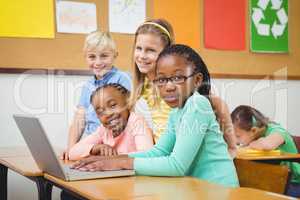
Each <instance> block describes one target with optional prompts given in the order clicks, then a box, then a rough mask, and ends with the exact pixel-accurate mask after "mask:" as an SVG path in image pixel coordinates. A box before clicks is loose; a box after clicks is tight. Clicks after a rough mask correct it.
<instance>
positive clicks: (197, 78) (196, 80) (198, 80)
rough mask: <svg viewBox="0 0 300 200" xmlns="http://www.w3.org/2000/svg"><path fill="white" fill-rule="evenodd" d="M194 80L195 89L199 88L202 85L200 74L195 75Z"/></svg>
mask: <svg viewBox="0 0 300 200" xmlns="http://www.w3.org/2000/svg"><path fill="white" fill-rule="evenodd" d="M194 80H195V81H194V83H195V86H196V88H199V87H200V86H201V85H202V81H203V75H202V74H201V73H197V74H195V78H194Z"/></svg>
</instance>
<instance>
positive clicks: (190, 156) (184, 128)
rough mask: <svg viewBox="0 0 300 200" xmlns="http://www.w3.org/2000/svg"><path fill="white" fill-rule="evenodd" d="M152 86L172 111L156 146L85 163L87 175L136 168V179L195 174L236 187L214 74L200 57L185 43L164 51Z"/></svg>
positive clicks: (81, 166)
mask: <svg viewBox="0 0 300 200" xmlns="http://www.w3.org/2000/svg"><path fill="white" fill-rule="evenodd" d="M154 72H155V79H154V80H153V82H154V84H155V85H156V86H157V88H158V90H159V93H160V96H161V98H162V99H163V100H164V101H165V102H166V104H167V105H168V106H170V107H171V108H172V110H171V112H170V113H169V119H168V125H167V129H166V131H165V133H164V134H162V135H161V137H160V139H159V141H158V142H157V144H156V145H155V146H154V147H153V148H152V149H150V150H149V151H146V152H140V153H133V154H129V155H128V156H126V155H123V156H116V157H111V158H103V157H101V156H98V157H97V156H96V157H90V158H87V159H83V160H80V161H78V162H77V163H75V164H74V166H73V168H75V169H79V170H84V171H98V170H118V169H134V170H135V171H136V174H137V175H148V176H193V177H196V178H199V179H203V180H207V181H209V182H213V183H217V184H221V185H224V186H228V187H237V186H238V185H239V184H238V179H237V175H236V171H235V167H234V164H233V161H232V159H231V157H230V155H229V153H228V151H227V145H226V143H225V141H224V139H223V136H222V134H221V131H220V126H219V124H218V122H217V120H216V116H215V114H214V111H213V109H212V107H211V104H210V101H209V99H208V97H209V92H210V87H211V85H210V75H209V72H208V70H207V67H206V65H205V63H204V62H203V60H202V59H201V57H200V56H199V55H198V54H197V53H196V52H195V51H194V50H193V49H192V48H190V47H188V46H185V45H171V46H168V47H166V48H165V49H164V50H163V51H162V52H161V53H160V55H159V57H158V59H157V66H156V69H154Z"/></svg>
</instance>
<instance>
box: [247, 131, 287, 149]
mask: <svg viewBox="0 0 300 200" xmlns="http://www.w3.org/2000/svg"><path fill="white" fill-rule="evenodd" d="M283 143H284V138H283V137H282V136H281V134H279V133H272V134H270V135H268V136H267V137H261V138H259V139H257V140H255V141H253V142H251V143H250V144H249V147H250V148H252V149H259V150H273V149H276V148H278V147H279V146H280V145H282V144H283Z"/></svg>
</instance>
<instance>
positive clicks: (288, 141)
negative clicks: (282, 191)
mask: <svg viewBox="0 0 300 200" xmlns="http://www.w3.org/2000/svg"><path fill="white" fill-rule="evenodd" d="M231 118H232V122H233V126H234V130H235V131H234V132H235V134H236V137H237V142H238V144H239V145H240V146H245V147H249V148H251V149H258V150H274V149H278V150H280V151H283V152H289V153H297V152H298V151H297V147H296V145H295V143H294V141H293V138H292V137H291V135H290V134H289V133H288V131H287V130H285V129H284V128H283V127H282V126H280V124H278V123H275V122H271V121H270V120H269V119H268V118H267V117H265V116H264V115H263V114H262V113H261V112H260V111H258V110H257V109H255V108H253V107H251V106H247V105H241V106H238V107H236V108H235V109H234V110H233V111H232V113H231ZM281 164H285V165H287V166H288V167H289V168H290V169H291V171H292V180H291V183H290V185H289V186H288V190H287V194H288V195H291V196H295V197H300V164H299V163H296V162H282V163H281Z"/></svg>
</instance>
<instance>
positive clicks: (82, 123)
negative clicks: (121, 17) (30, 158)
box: [63, 31, 131, 159]
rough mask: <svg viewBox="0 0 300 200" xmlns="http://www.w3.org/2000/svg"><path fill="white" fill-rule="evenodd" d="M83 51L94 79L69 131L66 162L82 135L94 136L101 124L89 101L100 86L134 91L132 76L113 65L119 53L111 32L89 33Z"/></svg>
mask: <svg viewBox="0 0 300 200" xmlns="http://www.w3.org/2000/svg"><path fill="white" fill-rule="evenodd" d="M83 52H84V57H85V59H86V62H87V65H88V67H89V69H90V70H91V71H92V72H93V74H94V76H93V77H92V78H91V79H90V80H88V81H87V82H86V83H85V84H84V86H83V88H82V91H81V96H80V100H79V104H78V106H77V110H76V113H75V115H74V120H73V121H72V124H71V126H70V129H69V138H68V147H67V149H66V151H65V152H64V154H63V158H64V159H69V155H68V152H69V149H70V148H71V147H72V146H73V145H74V144H76V143H77V142H78V141H79V139H80V138H81V137H82V135H83V134H84V135H89V134H91V133H93V132H94V131H95V130H96V129H97V127H98V126H99V125H100V122H99V119H98V118H97V115H96V113H95V110H94V108H93V106H92V105H91V102H90V98H91V95H92V93H93V91H95V90H96V88H97V87H99V86H103V85H105V84H110V83H118V84H121V85H122V86H124V87H125V88H126V89H128V90H130V89H131V79H130V77H129V75H128V74H127V73H125V72H122V71H120V70H118V69H117V68H116V67H114V66H113V62H114V60H115V58H116V57H117V55H118V53H117V50H116V45H115V42H114V41H113V39H112V37H111V36H110V34H109V33H107V32H100V31H97V32H93V33H90V34H89V35H88V36H87V37H86V40H85V43H84V48H83Z"/></svg>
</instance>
